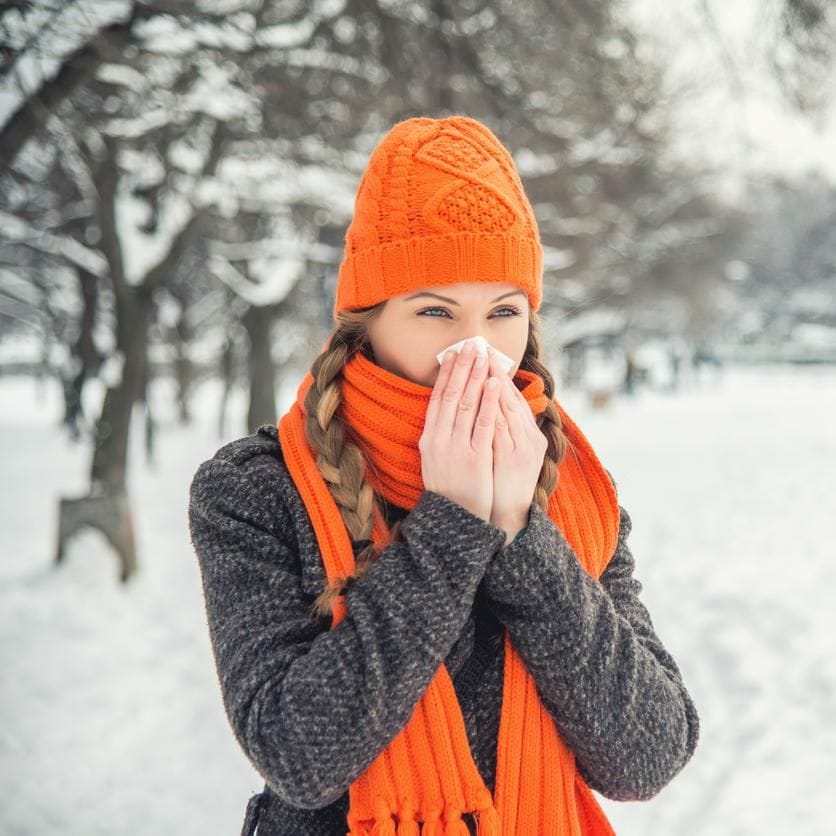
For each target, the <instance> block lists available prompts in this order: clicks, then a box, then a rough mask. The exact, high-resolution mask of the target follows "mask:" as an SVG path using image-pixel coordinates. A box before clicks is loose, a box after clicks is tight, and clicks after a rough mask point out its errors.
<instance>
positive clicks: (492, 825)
mask: <svg viewBox="0 0 836 836" xmlns="http://www.w3.org/2000/svg"><path fill="white" fill-rule="evenodd" d="M476 833H477V834H478V836H502V822H501V821H500V820H499V813H498V812H497V810H496V807H494V806H493V804H491V805H489V806H488V807H485V808H484V809H482V810H478V811H477V813H476Z"/></svg>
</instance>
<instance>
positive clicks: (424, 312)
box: [418, 305, 520, 319]
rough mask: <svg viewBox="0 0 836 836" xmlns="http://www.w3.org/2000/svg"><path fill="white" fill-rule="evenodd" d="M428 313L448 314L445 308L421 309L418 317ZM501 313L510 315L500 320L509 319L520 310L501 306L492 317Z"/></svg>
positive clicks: (509, 306)
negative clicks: (507, 312) (508, 312)
mask: <svg viewBox="0 0 836 836" xmlns="http://www.w3.org/2000/svg"><path fill="white" fill-rule="evenodd" d="M430 311H441V312H442V313H444V314H447V313H449V312H448V310H447V308H438V307H434V308H422V309H421V310H420V311H418V316H422V315H423V314H428V313H429V312H430ZM501 311H510V314H509V315H508V316H501V317H499V318H500V319H509V318H510V317H512V316H519V315H520V310H519V309H518V308H515V307H514V306H513V305H503V306H502V307H501V308H499V309H498V310H496V311H495V312H494V315H496V314H499V313H500V312H501Z"/></svg>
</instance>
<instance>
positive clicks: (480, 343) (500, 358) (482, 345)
mask: <svg viewBox="0 0 836 836" xmlns="http://www.w3.org/2000/svg"><path fill="white" fill-rule="evenodd" d="M468 340H470V341H471V342H472V343H473V345H474V347H475V348H476V353H477V354H484V355H485V356H487V354H488V346H489V345H490V343H489V342H488V341H487V340H486V339H485V338H484V337H483V336H481V335H478V336H475V337H465V338H464V339H463V340H459V341H458V342H457V343H453V344H452V345H448V346H447V348H445V349H444V350H443V351H439V352H438V354H436V355H435V356H436V359H437V360H438V365H439V366H440V365H441V363H442V361H443V360H444V355H445V354H446V353H447V352H448V351H450V350H451V349H452V350H453V351H460V350H461V348H462V346H463V345H464V344H465V343H466V342H467V341H468ZM493 350H494V351H495V352H496V353H495V354H494V357H496V360H497V363H499V365H500V366H502V368H503V369H504V371H505V373H506V374H508V372H509V371H510V369H511V367H512V366H513V365H514V361H513V360H512V359H511V358H510V357H508V356H507V355H506V354H503V353H502V352H501V351H500V350H499V349H498V348H497V347H496V346H493Z"/></svg>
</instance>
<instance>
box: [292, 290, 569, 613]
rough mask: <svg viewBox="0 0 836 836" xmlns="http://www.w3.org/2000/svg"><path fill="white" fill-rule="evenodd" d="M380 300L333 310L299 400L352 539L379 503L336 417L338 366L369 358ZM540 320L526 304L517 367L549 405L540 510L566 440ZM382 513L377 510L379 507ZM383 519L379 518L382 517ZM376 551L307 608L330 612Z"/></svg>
mask: <svg viewBox="0 0 836 836" xmlns="http://www.w3.org/2000/svg"><path fill="white" fill-rule="evenodd" d="M385 304H386V301H385V300H384V301H383V302H379V303H378V304H377V305H374V306H372V307H370V308H363V309H360V310H345V311H339V312H338V313H337V314H336V319H337V323H338V324H337V327H336V328H335V329H334V330H333V332H332V334H331V338H330V342H328V348H326V349H325V350H324V351H323V352H322V353H321V354H320V355H319V356H318V357H317V358H316V359H315V360H314V362H313V363H312V364H311V375H312V377H313V383H312V385H311V387H310V389H309V390H308V392H307V394H306V396H305V409H306V411H307V417H306V419H305V435H306V437H307V439H308V442H309V443H310V445H311V449H312V450H314V453H315V458H316V465H317V468H318V469H319V472H320V473H321V474H322V477H323V479H324V480H325V484H326V485H327V486H328V489H329V491H330V492H331V495H332V496H333V497H334V501H335V502H336V504H337V507H338V508H339V510H340V514H341V515H342V518H343V521H344V523H345V526H346V529H347V531H348V534H349V536H350V537H351V539H352V540H371V536H372V527H373V523H374V517H373V515H372V512H373V509H374V507H375V504H376V503H378V507H380V501H381V499H383V498H382V497H379V496H378V495H377V494H375V492H374V490H373V488H372V486H371V484H370V482H369V481H368V480H367V479H366V478H365V474H366V472H367V469H371V468H373V467H374V465H373V463H372V462H371V460H368V459H367V458H366V456H365V455H364V454H363V451H362V445H361V442H360V440H359V438H358V437H357V436H356V434H355V433H354V432H353V430H352V428H351V426H350V425H349V424H347V423H346V422H344V421H343V420H342V418H341V417H340V416H339V415H338V414H337V411H338V408H339V406H340V399H341V395H342V386H341V384H342V370H343V366H344V365H345V364H346V363H347V362H348V361H349V360H350V359H351V358H352V357H353V356H354V355H355V354H357V353H358V352H363V353H364V354H365V355H366V356H367V357H369V359H374V358H373V355H372V353H371V344H370V342H369V338H368V326H369V323H370V322H371V321H372V320H373V319H374V318H375V317H376V316H377V315H378V314H379V313H380V311H381V310H382V308H383V306H384V305H385ZM540 328H541V326H540V317H539V316H538V314H537V313H536V312H535V311H533V310H532V309H531V306H530V305H529V329H528V343H527V344H526V348H525V353H524V355H523V358H522V361H521V363H520V368H521V369H526V370H528V371H531V372H534V373H536V374H538V375H539V376H540V377H541V378H542V379H543V382H544V384H545V386H544V394H545V395H546V396H547V397H548V399H549V404H548V406H547V407H546V409H545V410H544V412H542V413H541V414H540V415H538V416H537V425H538V426H539V428H540V430H541V431H542V432H543V434H544V435H545V436H546V438H547V439H548V449H547V450H546V455H545V457H544V460H543V467H542V470H541V471H540V478H539V480H538V483H537V487H536V489H535V492H534V501H535V502H536V503H537V505H538V506H539V507H540V508H542V509H543V510H544V511H545V510H547V506H548V500H549V496H550V495H551V493H552V492H553V491H554V489H555V487H556V486H557V478H558V466H559V465H560V462H561V461H562V460H563V457H564V455H566V452H567V447H568V446H569V440H568V438H567V437H566V435H565V434H564V432H563V428H562V422H561V419H560V415H559V414H558V412H557V409H556V408H555V406H554V403H553V397H554V378H553V377H552V375H551V373H550V372H549V370H548V369H547V368H546V366H545V365H544V364H543V362H542V360H541V348H540V345H541V342H540ZM381 512H382V509H381ZM384 517H385V515H384ZM401 522H402V520H398V521H397V522H396V523H395V524H394V525H393V526H392V528H391V530H390V542H397V541H400V540H402V537H401V535H400V527H401ZM378 554H379V551H378V549H377V547H376V546H375V545H374V543H369V545H368V546H366V547H365V548H364V549H363V550H362V551H361V552H360V553H359V554H358V555H357V558H356V567H355V570H354V572H353V573H352V574H351V575H349V576H346V577H343V578H337V579H335V580H334V581H332V582H331V584H330V585H328V586H326V588H325V589H324V590H323V591H322V592H321V593H320V595H319V596H318V597H317V598H316V600H315V601H314V602H313V604H312V606H311V614H312V615H314V616H321V615H327V614H330V613H331V607H332V604H333V601H334V598H335V597H336V596H337V595H339V594H341V592H342V591H343V590H344V589H345V587H346V585H347V584H348V583H349V581H351V580H352V579H355V578H359V577H361V576H362V575H364V574H365V573H366V571H368V568H369V566H371V564H372V563H373V562H374V561H375V560H376V558H377V556H378Z"/></svg>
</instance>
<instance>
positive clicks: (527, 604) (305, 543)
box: [189, 424, 699, 836]
mask: <svg viewBox="0 0 836 836" xmlns="http://www.w3.org/2000/svg"><path fill="white" fill-rule="evenodd" d="M386 516H387V520H388V521H389V523H390V524H392V523H394V521H395V520H397V519H400V518H403V517H405V519H404V521H403V523H402V528H401V530H402V532H403V536H404V538H405V542H402V543H393V544H389V545H388V546H387V547H386V549H385V550H384V551H383V553H382V554H381V555H380V557H379V558H378V560H377V561H376V562H375V563H374V564H373V565H372V566H371V567H370V569H369V570H368V572H367V573H366V574H365V575H364V576H363V577H361V578H358V579H356V580H354V581H352V582H350V583H349V586H348V588H347V590H346V602H347V605H348V612H347V615H346V617H345V618H344V619H343V621H342V622H341V623H340V624H339V625H338V627H337V628H336V629H334V630H331V629H330V626H331V616H330V615H328V616H323V617H321V618H318V619H316V618H313V617H311V616H310V614H309V608H310V605H311V603H312V602H313V600H314V598H315V597H316V596H317V594H318V593H319V592H320V591H321V590H322V589H323V587H324V584H325V571H324V567H323V565H322V559H321V556H320V553H319V549H318V546H317V541H316V537H315V534H314V530H313V526H312V524H311V521H310V518H309V517H308V515H307V512H306V510H305V506H304V504H303V502H302V499H301V497H300V495H299V493H298V491H297V489H296V486H295V484H294V482H293V480H292V479H291V477H290V475H289V473H288V470H287V468H286V466H285V464H284V461H283V458H282V451H281V447H280V444H279V439H278V432H277V429H276V427H275V426H274V425H272V424H264V425H263V426H261V427H259V428H258V430H257V431H256V432H255V433H253V434H252V435H249V436H245V437H243V438H239V439H237V440H235V441H232V442H229V443H228V444H225V445H224V446H222V447H221V448H220V449H219V450H218V451H217V452H216V453H215V454H214V456H212V458H210V459H208V460H206V461H204V462H203V463H202V464H201V465H200V466H199V468H198V470H197V472H196V473H195V475H194V477H193V479H192V482H191V486H190V493H189V525H190V534H191V540H192V544H193V546H194V549H195V553H196V555H197V558H198V561H199V565H200V572H201V577H202V583H203V592H204V597H205V605H206V615H207V621H208V627H209V636H210V640H211V645H212V649H213V652H214V658H215V664H216V669H217V676H218V679H219V684H220V691H221V696H222V699H223V704H224V707H225V710H226V713H227V716H228V719H229V722H230V725H231V727H232V731H233V733H234V735H235V738H236V739H237V741H238V743H239V745H240V746H241V748H242V749H243V751H244V754H245V755H246V757H247V758H248V759H249V761H250V763H251V764H252V765H253V767H254V768H255V769H256V770H257V771H258V772H259V774H260V775H261V776H262V777H263V778H264V781H265V784H264V789H263V790H262V791H261V792H260V793H257V794H255V795H253V796H252V797H251V798H250V799H249V803H248V804H247V807H246V812H245V814H244V824H243V828H242V834H252V833H257V834H261V835H262V836H284V834H288V836H289V834H294V836H300V835H301V834H304V835H305V836H320V835H321V836H335V835H336V834H340V836H344V834H345V833H346V830H347V827H346V814H347V811H348V787H349V785H350V784H351V783H352V782H353V781H355V780H356V779H357V778H358V776H359V775H360V774H361V773H362V772H364V771H365V770H366V768H367V767H368V766H369V765H370V764H371V762H372V761H373V760H374V759H375V758H376V757H377V756H378V754H379V753H380V752H381V751H382V750H383V749H384V748H385V747H386V745H387V744H388V743H389V742H390V741H391V740H392V738H393V737H394V736H395V735H396V734H397V733H398V731H399V730H400V729H402V728H403V727H404V726H405V725H406V723H407V722H408V720H409V718H410V717H411V715H412V711H413V709H414V707H415V705H416V703H417V702H418V700H419V699H420V698H421V696H422V694H423V693H424V691H425V690H426V688H427V686H428V684H429V682H430V680H431V679H432V677H433V676H434V675H435V672H436V670H437V669H438V666H439V665H440V664H441V663H442V662H443V663H444V664H445V665H446V666H447V669H448V671H449V673H450V676H451V677H452V678H453V682H454V685H455V689H456V693H457V695H458V698H459V701H460V703H461V707H462V712H463V715H464V719H465V724H466V728H467V733H468V738H469V741H470V746H471V750H472V752H473V756H474V759H475V761H476V764H477V766H478V768H479V770H480V772H481V774H482V776H483V779H484V781H485V783H486V785H487V786H488V787H489V789H490V790H491V791H493V790H494V779H495V765H496V748H497V734H498V728H499V715H500V709H501V702H502V700H501V698H502V672H503V663H504V645H503V641H502V628H503V626H504V627H506V628H507V629H508V630H509V632H510V635H511V640H512V642H513V643H514V646H515V648H516V649H517V651H518V652H519V654H520V656H521V658H522V660H523V662H524V664H525V665H526V667H527V669H528V671H529V672H530V674H531V675H532V677H533V678H534V680H535V683H536V685H537V689H538V692H539V694H540V697H541V699H542V701H543V704H544V706H545V707H546V709H547V710H548V711H549V712H550V714H551V715H552V717H553V718H554V721H555V724H556V726H557V728H558V729H559V731H560V734H561V736H562V737H563V739H564V740H565V741H566V743H567V745H569V746H570V748H571V749H572V750H573V752H574V753H575V757H576V763H577V766H578V769H579V771H580V773H581V775H582V776H583V777H584V779H585V780H586V782H587V783H588V784H589V786H590V787H591V788H592V789H594V790H596V791H597V792H599V793H600V794H601V795H603V796H605V797H607V798H610V799H617V800H619V801H632V800H646V799H649V798H652V797H653V796H654V795H656V794H657V793H658V792H659V791H660V790H661V789H662V788H663V787H665V786H666V785H667V784H668V783H669V782H670V781H671V779H672V778H673V777H674V776H675V775H677V773H679V771H680V770H681V769H682V768H683V767H684V766H685V764H686V763H687V762H688V760H689V759H690V758H691V756H692V754H693V752H694V749H695V747H696V745H697V738H698V735H699V717H698V714H697V710H696V708H695V706H694V703H693V701H692V699H691V697H690V695H689V693H688V691H687V690H686V687H685V685H684V684H683V681H682V677H681V674H680V671H679V669H678V667H677V665H676V663H675V662H674V660H673V658H672V657H671V655H670V654H669V653H668V652H667V650H666V649H665V647H664V646H663V644H662V642H661V640H660V639H659V637H658V636H657V634H656V632H655V630H654V627H653V624H652V622H651V618H650V615H649V614H648V611H647V609H646V608H645V606H644V605H643V604H642V602H641V600H640V599H639V593H640V592H641V589H642V585H641V584H640V583H639V581H638V580H636V578H635V577H634V575H633V569H634V560H633V557H632V555H631V553H630V549H629V547H628V545H627V536H628V534H629V533H630V528H631V523H630V517H629V515H628V514H627V512H626V511H625V510H624V508H623V507H622V508H621V520H620V526H619V537H618V545H617V547H616V549H615V552H614V554H613V556H612V559H611V560H610V562H609V565H608V566H607V568H606V570H605V571H604V573H603V574H602V576H601V578H600V581H596V580H594V579H593V578H592V577H591V576H590V575H589V574H587V572H586V571H585V570H584V569H583V567H582V566H581V564H580V563H579V562H578V560H577V557H576V556H575V555H574V553H573V551H572V549H571V547H570V545H569V544H568V542H567V541H566V539H565V538H564V537H563V535H562V533H561V532H560V530H559V529H558V528H557V527H556V526H555V525H554V524H553V523H552V521H551V519H550V518H549V517H548V515H547V514H546V513H544V512H543V511H542V510H541V509H540V507H539V506H538V505H536V504H535V503H532V504H531V507H530V510H529V523H528V526H527V528H525V529H524V530H523V531H522V532H521V533H520V534H519V535H518V537H517V538H516V540H515V541H514V542H513V543H510V544H508V545H507V546H505V545H504V543H505V533H504V532H503V531H502V530H501V529H499V528H497V527H495V526H494V525H492V524H491V523H489V522H487V521H485V520H483V519H482V518H480V517H477V516H476V515H474V514H472V513H471V512H470V511H468V510H467V509H466V508H464V507H463V506H461V505H459V504H458V503H456V502H453V501H452V500H450V499H448V498H447V497H445V496H443V495H441V494H438V493H435V492H433V491H429V490H425V491H423V492H422V494H421V496H420V498H419V500H418V502H417V504H416V506H415V507H414V508H413V509H412V510H411V511H407V510H406V509H403V508H397V507H394V506H391V507H388V508H387V509H386ZM366 543H367V541H362V542H356V543H354V548H355V554H357V553H359V551H360V550H361V549H362V548H363V547H364V546H365V545H366ZM464 818H465V820H466V821H467V823H468V826H469V827H470V829H471V832H473V833H475V827H474V822H473V819H472V817H471V816H470V814H467V815H466V816H465V817H464ZM256 828H257V829H256Z"/></svg>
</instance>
